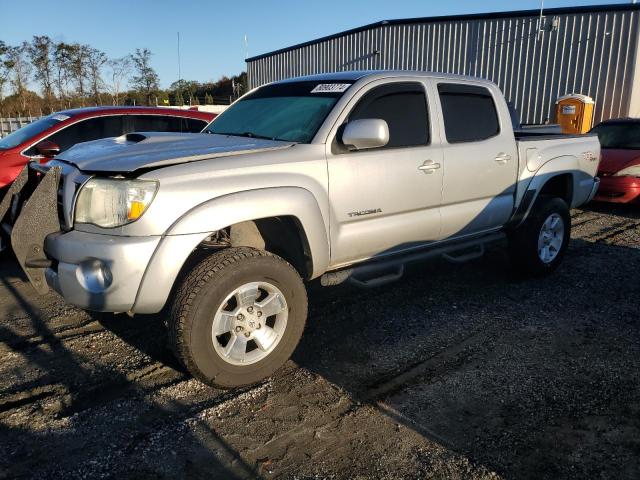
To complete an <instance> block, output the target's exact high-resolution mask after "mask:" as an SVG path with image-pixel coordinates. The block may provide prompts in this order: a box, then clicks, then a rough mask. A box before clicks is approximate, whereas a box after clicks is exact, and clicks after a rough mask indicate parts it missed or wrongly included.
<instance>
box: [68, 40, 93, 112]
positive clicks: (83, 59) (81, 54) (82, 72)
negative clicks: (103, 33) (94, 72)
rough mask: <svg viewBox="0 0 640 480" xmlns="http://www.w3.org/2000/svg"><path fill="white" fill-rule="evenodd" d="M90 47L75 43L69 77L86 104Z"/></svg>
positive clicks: (81, 99) (72, 48) (71, 53)
mask: <svg viewBox="0 0 640 480" xmlns="http://www.w3.org/2000/svg"><path fill="white" fill-rule="evenodd" d="M89 48H90V47H89V46H88V45H81V44H79V43H74V44H72V45H70V49H69V53H70V55H69V76H70V77H71V79H72V80H73V82H75V84H76V91H77V92H78V95H79V96H80V101H81V102H82V103H83V104H84V100H85V97H86V89H85V81H86V80H87V78H88V65H87V60H88V52H89Z"/></svg>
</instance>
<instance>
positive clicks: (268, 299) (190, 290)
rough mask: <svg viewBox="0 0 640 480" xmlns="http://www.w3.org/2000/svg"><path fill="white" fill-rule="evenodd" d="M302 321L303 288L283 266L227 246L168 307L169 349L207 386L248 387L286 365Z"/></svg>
mask: <svg viewBox="0 0 640 480" xmlns="http://www.w3.org/2000/svg"><path fill="white" fill-rule="evenodd" d="M306 318H307V294H306V290H305V287H304V284H303V282H302V279H301V278H300V275H298V272H297V271H296V270H295V269H294V268H293V267H292V266H291V265H290V264H289V263H287V262H286V261H285V260H283V259H282V258H280V257H278V256H276V255H272V254H270V253H268V252H265V251H262V250H256V249H253V248H248V247H240V248H228V249H225V250H222V251H220V252H217V253H215V254H213V255H210V256H208V257H206V258H205V259H204V260H202V261H200V263H198V264H197V265H196V266H195V267H194V268H193V269H192V270H191V271H190V272H189V273H188V274H187V275H186V277H185V278H184V279H183V280H182V282H181V284H180V286H179V287H178V289H177V292H176V295H175V296H174V299H173V302H172V305H171V309H170V317H169V321H168V327H169V335H168V337H169V346H170V348H171V349H172V350H173V352H174V353H175V355H176V356H177V357H178V359H179V360H180V362H181V363H182V364H183V365H184V366H185V368H186V369H187V370H188V371H189V372H190V373H191V374H192V375H193V376H194V377H196V378H197V379H199V380H201V381H202V382H204V383H206V384H208V385H212V386H219V387H225V388H229V387H237V386H240V385H248V384H252V383H256V382H258V381H260V380H262V379H263V378H265V377H268V376H270V375H271V374H272V373H274V372H275V371H276V370H277V369H278V368H280V367H281V366H282V365H283V364H284V363H285V362H286V361H287V359H288V358H289V357H290V356H291V354H292V353H293V351H294V349H295V348H296V346H297V344H298V342H299V341H300V338H301V336H302V332H303V330H304V326H305V322H306Z"/></svg>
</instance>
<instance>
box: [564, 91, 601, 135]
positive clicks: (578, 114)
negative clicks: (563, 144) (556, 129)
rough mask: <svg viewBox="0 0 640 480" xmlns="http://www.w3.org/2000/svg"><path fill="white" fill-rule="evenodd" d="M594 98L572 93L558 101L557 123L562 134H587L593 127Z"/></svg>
mask: <svg viewBox="0 0 640 480" xmlns="http://www.w3.org/2000/svg"><path fill="white" fill-rule="evenodd" d="M593 107H594V102H593V98H591V97H587V96H586V95H581V94H579V93H571V94H569V95H565V96H563V97H560V98H558V100H556V123H558V124H559V125H560V128H561V129H562V133H586V132H588V131H589V130H591V127H592V126H593Z"/></svg>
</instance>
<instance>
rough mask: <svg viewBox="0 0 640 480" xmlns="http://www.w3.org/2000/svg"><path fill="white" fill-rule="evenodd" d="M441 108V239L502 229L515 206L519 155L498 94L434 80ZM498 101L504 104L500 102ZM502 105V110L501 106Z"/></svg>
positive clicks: (460, 82) (467, 84) (452, 82)
mask: <svg viewBox="0 0 640 480" xmlns="http://www.w3.org/2000/svg"><path fill="white" fill-rule="evenodd" d="M433 83H434V85H435V91H437V94H438V98H439V102H438V103H439V106H440V119H441V122H442V123H441V129H442V132H443V135H442V136H443V138H442V150H443V155H444V179H443V185H442V206H441V214H442V233H441V236H442V238H443V239H448V238H453V237H459V236H463V235H467V234H472V233H478V232H482V231H487V230H491V229H494V228H498V227H501V226H503V225H504V224H505V223H506V221H507V220H508V219H509V217H510V216H511V213H512V209H513V205H514V194H515V189H516V185H515V182H516V178H517V174H518V151H517V146H516V142H515V138H514V136H513V129H512V127H511V123H510V116H509V113H508V110H507V107H506V104H505V102H504V100H502V99H501V98H497V99H496V96H497V95H501V94H500V92H499V90H498V89H497V88H496V89H491V90H490V89H489V88H487V87H486V86H484V85H481V84H473V83H471V82H464V81H449V80H437V79H434V80H433ZM496 100H500V101H499V102H498V101H496ZM498 106H500V107H498Z"/></svg>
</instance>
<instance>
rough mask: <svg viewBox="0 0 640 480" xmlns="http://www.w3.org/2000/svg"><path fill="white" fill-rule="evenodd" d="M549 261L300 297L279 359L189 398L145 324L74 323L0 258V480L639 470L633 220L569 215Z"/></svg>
mask: <svg viewBox="0 0 640 480" xmlns="http://www.w3.org/2000/svg"><path fill="white" fill-rule="evenodd" d="M572 216H573V223H574V226H575V227H574V231H573V239H572V242H571V244H570V248H569V251H568V254H567V257H566V259H565V262H564V264H563V266H562V267H561V269H560V270H559V271H558V272H556V273H555V274H554V275H553V276H551V277H549V278H546V279H538V280H523V279H520V278H518V277H517V276H515V275H514V274H513V273H512V272H511V271H510V270H509V266H508V263H507V261H506V258H505V254H504V251H503V250H502V249H499V248H494V249H492V250H490V251H489V252H487V255H485V256H484V257H483V258H481V259H478V260H476V261H473V262H470V263H467V264H464V265H450V264H447V263H444V262H439V261H437V262H431V263H426V264H419V265H415V266H413V268H411V271H410V272H409V274H408V275H407V276H406V278H405V279H403V280H402V281H400V282H398V283H396V284H393V285H391V286H387V287H385V288H381V289H375V290H354V289H351V288H349V287H342V286H341V287H334V288H331V289H323V288H320V287H318V286H317V285H312V286H311V288H310V318H309V322H308V329H307V331H306V333H305V336H304V338H303V341H302V343H301V345H300V347H299V348H298V350H297V352H296V354H295V355H294V358H293V360H292V361H290V362H289V363H288V364H287V365H286V366H285V367H284V368H283V369H282V370H281V371H280V372H278V373H277V374H276V375H275V376H274V377H272V378H270V379H269V380H267V381H265V382H264V383H262V384H260V385H257V386H254V387H251V388H245V389H240V390H235V391H221V390H215V389H211V388H209V387H206V386H203V385H201V384H199V383H198V382H196V381H195V380H193V379H191V378H190V377H189V376H188V375H186V374H185V373H184V372H183V371H182V370H181V369H180V368H179V367H178V366H177V365H176V364H175V362H174V361H173V359H172V358H171V357H170V356H169V355H168V354H167V352H166V351H165V349H164V347H163V345H164V331H163V328H162V326H161V322H159V321H158V319H157V318H153V317H135V318H133V319H131V318H129V317H127V316H126V315H105V316H89V315H88V314H86V313H85V312H82V311H80V310H78V309H75V308H73V307H69V306H66V305H65V304H64V303H63V302H62V301H61V300H60V299H59V298H58V297H57V296H55V295H54V294H50V295H47V296H43V297H38V296H36V295H35V293H34V292H33V290H32V289H31V287H30V286H29V285H28V284H27V283H26V282H25V280H24V278H23V277H22V276H21V275H20V273H19V271H18V269H17V267H16V265H15V263H14V262H13V261H12V260H11V259H10V258H9V259H8V258H4V259H2V260H0V358H1V359H2V360H1V361H0V478H28V477H38V478H52V477H55V478H60V477H65V478H101V477H105V478H108V477H118V478H190V479H191V478H217V477H220V478H255V477H263V478H363V479H364V478H454V479H455V478H474V479H475V478H478V479H480V478H487V479H489V478H491V479H494V478H535V479H541V478H553V479H557V478H590V479H593V478H640V369H639V367H640V295H639V294H640V275H639V273H640V210H638V209H637V208H636V209H632V208H617V207H616V208H614V207H609V206H590V207H589V208H587V209H584V210H575V211H573V212H572Z"/></svg>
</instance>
